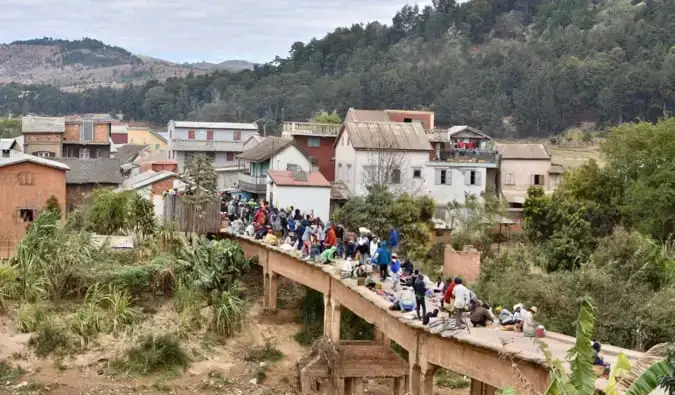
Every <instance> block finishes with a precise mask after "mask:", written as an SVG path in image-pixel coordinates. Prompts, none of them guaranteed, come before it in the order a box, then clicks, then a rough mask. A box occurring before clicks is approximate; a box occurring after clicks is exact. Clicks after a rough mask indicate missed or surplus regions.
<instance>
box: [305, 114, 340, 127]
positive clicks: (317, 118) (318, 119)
mask: <svg viewBox="0 0 675 395" xmlns="http://www.w3.org/2000/svg"><path fill="white" fill-rule="evenodd" d="M312 122H313V123H332V124H338V125H339V124H341V123H342V118H341V117H340V115H339V114H338V113H337V112H336V111H333V112H331V113H329V112H326V111H319V112H317V113H316V114H314V116H313V117H312Z"/></svg>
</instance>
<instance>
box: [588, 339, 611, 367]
mask: <svg viewBox="0 0 675 395" xmlns="http://www.w3.org/2000/svg"><path fill="white" fill-rule="evenodd" d="M592 347H593V354H594V356H593V365H596V366H609V363H608V362H605V358H603V357H602V354H600V349H601V346H600V343H598V342H593V345H592Z"/></svg>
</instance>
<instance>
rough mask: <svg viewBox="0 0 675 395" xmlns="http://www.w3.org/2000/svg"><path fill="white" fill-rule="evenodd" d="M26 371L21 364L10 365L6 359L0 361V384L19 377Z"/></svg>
mask: <svg viewBox="0 0 675 395" xmlns="http://www.w3.org/2000/svg"><path fill="white" fill-rule="evenodd" d="M25 373H26V371H25V370H23V368H22V367H21V366H18V365H17V366H16V367H15V366H12V365H11V364H10V363H9V362H7V361H0V385H4V384H5V383H7V382H12V381H14V380H16V379H18V378H21V377H22V376H23V375H24V374H25Z"/></svg>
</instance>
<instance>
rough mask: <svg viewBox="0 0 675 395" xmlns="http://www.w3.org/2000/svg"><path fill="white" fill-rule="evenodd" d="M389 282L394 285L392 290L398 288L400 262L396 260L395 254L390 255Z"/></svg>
mask: <svg viewBox="0 0 675 395" xmlns="http://www.w3.org/2000/svg"><path fill="white" fill-rule="evenodd" d="M390 270H391V281H392V282H393V283H394V290H396V289H397V288H398V284H399V282H400V281H401V261H400V260H399V259H398V255H396V253H394V254H391V266H390Z"/></svg>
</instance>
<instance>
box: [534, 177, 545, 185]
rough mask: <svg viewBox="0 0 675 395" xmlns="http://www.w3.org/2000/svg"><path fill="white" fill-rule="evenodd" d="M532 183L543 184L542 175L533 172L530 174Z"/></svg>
mask: <svg viewBox="0 0 675 395" xmlns="http://www.w3.org/2000/svg"><path fill="white" fill-rule="evenodd" d="M532 185H538V186H543V185H544V175H543V174H535V175H533V176H532Z"/></svg>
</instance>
